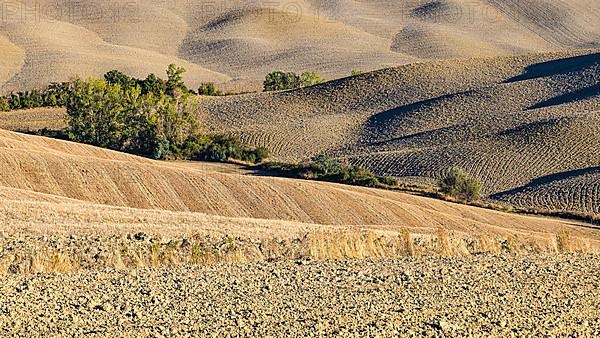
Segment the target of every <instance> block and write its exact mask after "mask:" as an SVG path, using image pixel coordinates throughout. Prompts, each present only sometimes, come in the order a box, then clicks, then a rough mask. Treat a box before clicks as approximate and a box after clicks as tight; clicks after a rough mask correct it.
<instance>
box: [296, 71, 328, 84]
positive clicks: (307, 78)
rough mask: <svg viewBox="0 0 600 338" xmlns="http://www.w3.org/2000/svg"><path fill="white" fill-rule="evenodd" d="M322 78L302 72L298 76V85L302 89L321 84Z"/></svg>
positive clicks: (313, 73) (310, 72)
mask: <svg viewBox="0 0 600 338" xmlns="http://www.w3.org/2000/svg"><path fill="white" fill-rule="evenodd" d="M323 81H324V80H323V78H321V76H320V75H319V74H318V73H317V72H312V71H309V72H304V73H302V75H300V84H301V86H302V87H309V86H314V85H316V84H319V83H323Z"/></svg>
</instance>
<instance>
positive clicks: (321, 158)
mask: <svg viewBox="0 0 600 338" xmlns="http://www.w3.org/2000/svg"><path fill="white" fill-rule="evenodd" d="M262 169H264V170H267V171H272V172H277V173H278V174H279V175H282V176H286V177H292V178H302V179H308V180H318V181H328V182H336V183H343V184H349V185H358V186H366V187H382V186H393V185H397V184H398V182H397V181H396V179H394V178H392V177H381V176H376V175H375V174H373V173H372V172H371V171H369V170H368V169H365V168H363V167H360V166H355V165H352V164H348V163H344V162H341V161H340V160H338V159H335V158H332V157H329V156H327V155H318V156H316V157H313V158H312V159H311V160H310V161H308V162H304V163H300V164H288V163H267V164H264V165H263V166H262Z"/></svg>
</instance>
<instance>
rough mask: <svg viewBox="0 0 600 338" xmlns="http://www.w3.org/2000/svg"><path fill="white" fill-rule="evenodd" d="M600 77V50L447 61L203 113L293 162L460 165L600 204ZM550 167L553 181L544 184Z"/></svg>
mask: <svg viewBox="0 0 600 338" xmlns="http://www.w3.org/2000/svg"><path fill="white" fill-rule="evenodd" d="M598 83H600V53H598V52H597V51H582V52H577V53H558V54H532V55H527V56H518V57H495V58H486V59H470V60H462V61H439V62H432V63H422V64H412V65H408V66H402V67H397V68H391V69H386V70H381V71H377V72H373V73H368V74H363V75H360V76H355V77H350V78H345V79H340V80H336V81H332V82H328V83H325V84H322V85H318V86H315V87H311V88H305V89H301V90H296V91H289V92H281V93H274V94H253V95H243V96H238V97H228V98H216V99H212V98H205V99H203V101H202V104H203V107H204V108H203V112H202V113H203V115H202V116H204V120H205V123H204V124H205V125H206V126H210V127H211V128H210V130H212V131H219V132H232V133H235V134H238V135H240V137H241V138H242V139H244V140H245V141H247V142H248V143H251V144H256V145H263V146H266V147H268V148H270V149H272V150H273V151H274V153H275V155H276V156H277V157H279V158H281V159H284V160H288V161H298V160H302V159H305V158H308V157H311V156H314V155H315V154H318V153H331V154H334V155H336V156H339V157H344V158H346V159H348V160H349V161H351V162H353V163H356V164H360V165H362V166H365V167H367V168H370V169H372V170H373V171H375V172H377V173H379V174H382V175H392V176H398V177H406V178H411V177H418V178H420V179H424V180H425V181H427V180H429V181H430V180H431V179H437V178H439V177H440V176H441V175H442V174H443V172H444V171H445V170H447V169H448V168H449V167H451V166H453V165H458V166H461V167H463V168H465V169H466V170H467V171H469V172H470V173H472V174H473V175H475V176H477V177H479V178H480V179H482V180H483V182H484V186H485V193H487V194H489V195H491V196H493V197H494V198H498V199H500V200H506V201H511V202H513V203H516V204H517V205H520V206H525V207H539V208H556V209H570V210H579V211H585V212H593V213H600V196H599V195H598V192H597V190H596V189H595V188H594V187H596V186H597V184H598V180H599V179H600V177H599V176H598V174H597V171H595V170H592V169H593V168H596V167H598V165H600V162H599V161H600V159H599V157H598V153H599V149H600V114H599V112H600V87H598ZM586 170H589V171H590V172H589V173H587V174H586V175H582V176H581V177H579V178H577V182H578V183H575V182H574V181H573V179H571V180H568V182H567V180H566V179H568V178H571V176H572V175H571V174H570V173H571V172H574V171H575V172H578V171H579V172H582V173H583V172H585V171H586ZM546 176H552V177H553V181H555V182H554V183H553V184H552V186H551V187H550V186H548V187H537V188H536V187H534V186H535V185H537V184H538V183H539V182H541V181H544V180H542V179H541V178H542V177H546ZM536 182H537V183H536ZM546 183H548V182H546V181H544V184H546ZM538 188H539V189H538ZM561 189H562V190H561ZM534 190H535V191H536V192H535V193H534ZM529 192H531V194H536V195H538V194H541V195H539V196H536V197H534V196H533V195H531V196H526V195H527V194H529ZM512 194H518V195H519V196H511V195H512Z"/></svg>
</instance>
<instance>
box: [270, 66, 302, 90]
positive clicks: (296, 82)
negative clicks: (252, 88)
mask: <svg viewBox="0 0 600 338" xmlns="http://www.w3.org/2000/svg"><path fill="white" fill-rule="evenodd" d="M301 85H302V80H301V78H300V76H299V75H298V74H296V73H293V72H287V73H286V72H282V71H279V70H278V71H274V72H272V73H269V74H268V75H267V76H266V77H265V81H264V82H263V88H264V91H265V92H270V91H276V90H288V89H295V88H300V87H301Z"/></svg>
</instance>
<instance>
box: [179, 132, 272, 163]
mask: <svg viewBox="0 0 600 338" xmlns="http://www.w3.org/2000/svg"><path fill="white" fill-rule="evenodd" d="M187 147H188V149H189V147H194V150H188V151H187V153H189V154H191V157H192V158H193V159H196V160H204V161H218V162H226V161H228V160H230V159H233V160H239V161H243V162H248V163H261V162H263V161H264V160H265V159H266V158H268V157H269V151H268V150H267V149H266V148H263V147H259V148H251V147H247V146H244V145H243V144H242V143H241V142H240V141H239V139H237V138H235V137H231V136H226V135H216V136H210V137H205V138H203V139H202V140H200V141H196V142H191V143H190V144H188V145H187Z"/></svg>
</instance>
